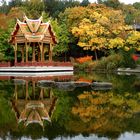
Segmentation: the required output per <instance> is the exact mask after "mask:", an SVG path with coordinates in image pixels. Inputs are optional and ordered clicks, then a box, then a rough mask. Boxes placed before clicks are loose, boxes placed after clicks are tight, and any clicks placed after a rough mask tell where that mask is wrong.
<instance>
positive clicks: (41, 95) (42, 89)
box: [39, 88, 44, 100]
mask: <svg viewBox="0 0 140 140" xmlns="http://www.w3.org/2000/svg"><path fill="white" fill-rule="evenodd" d="M43 97H44V88H41V90H40V96H39V98H40V99H41V100H43Z"/></svg>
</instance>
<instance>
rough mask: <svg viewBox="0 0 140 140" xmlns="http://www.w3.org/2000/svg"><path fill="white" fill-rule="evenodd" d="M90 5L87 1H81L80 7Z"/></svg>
mask: <svg viewBox="0 0 140 140" xmlns="http://www.w3.org/2000/svg"><path fill="white" fill-rule="evenodd" d="M89 4H90V2H89V0H83V1H82V2H81V3H80V5H81V6H88V5H89Z"/></svg>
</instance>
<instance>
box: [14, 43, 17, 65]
mask: <svg viewBox="0 0 140 140" xmlns="http://www.w3.org/2000/svg"><path fill="white" fill-rule="evenodd" d="M14 51H15V64H16V63H17V43H16V44H15V46H14Z"/></svg>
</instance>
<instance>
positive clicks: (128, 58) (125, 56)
mask: <svg viewBox="0 0 140 140" xmlns="http://www.w3.org/2000/svg"><path fill="white" fill-rule="evenodd" d="M134 52H135V51H134V50H133V49H131V50H130V51H127V52H126V51H124V50H120V55H121V56H122V61H121V67H129V68H135V67H136V62H135V60H134V59H133V54H134Z"/></svg>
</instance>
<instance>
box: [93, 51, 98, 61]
mask: <svg viewBox="0 0 140 140" xmlns="http://www.w3.org/2000/svg"><path fill="white" fill-rule="evenodd" d="M94 53H95V59H96V60H98V56H97V51H96V50H95V51H94Z"/></svg>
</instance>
